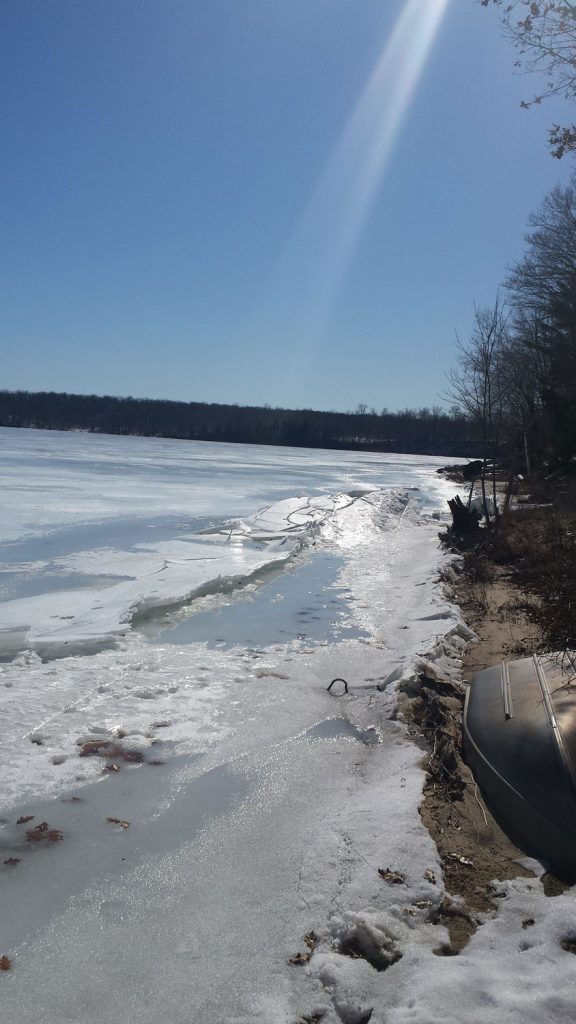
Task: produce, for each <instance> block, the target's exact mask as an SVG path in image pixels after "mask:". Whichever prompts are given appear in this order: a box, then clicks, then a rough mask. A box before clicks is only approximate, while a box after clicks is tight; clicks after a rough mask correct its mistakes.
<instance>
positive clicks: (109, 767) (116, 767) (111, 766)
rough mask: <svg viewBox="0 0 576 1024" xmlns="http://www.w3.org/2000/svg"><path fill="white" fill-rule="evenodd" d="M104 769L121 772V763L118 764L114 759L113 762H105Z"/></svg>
mask: <svg viewBox="0 0 576 1024" xmlns="http://www.w3.org/2000/svg"><path fill="white" fill-rule="evenodd" d="M103 771H105V772H119V771H120V765H119V764H116V763H115V762H114V761H112V764H105V765H104V768H103Z"/></svg>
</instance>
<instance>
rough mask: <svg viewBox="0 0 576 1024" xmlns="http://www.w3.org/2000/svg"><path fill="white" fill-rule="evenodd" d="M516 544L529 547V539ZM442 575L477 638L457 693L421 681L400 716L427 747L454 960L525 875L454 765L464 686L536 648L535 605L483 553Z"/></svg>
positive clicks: (547, 885) (466, 772) (510, 571)
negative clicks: (505, 888)
mask: <svg viewBox="0 0 576 1024" xmlns="http://www.w3.org/2000/svg"><path fill="white" fill-rule="evenodd" d="M538 520H539V517H538V516H536V517H534V519H533V520H532V521H531V525H530V526H529V527H528V528H527V532H528V533H529V532H530V530H531V529H532V524H533V526H534V529H538V528H539V525H538ZM524 532H526V531H524ZM522 542H523V544H524V545H525V546H526V545H527V546H529V537H528V536H523V538H522ZM499 563H500V564H499ZM458 569H459V571H458ZM450 575H451V581H450V587H451V590H452V594H453V598H454V601H455V603H457V604H458V605H459V606H460V608H461V610H462V614H463V617H464V619H465V621H466V622H467V624H468V625H469V626H470V627H471V628H472V629H473V630H474V632H475V633H476V635H477V641H475V642H473V643H471V644H470V645H469V647H468V649H467V651H466V652H465V655H464V660H463V685H462V686H461V687H460V686H457V685H454V684H453V683H451V682H442V681H440V682H438V681H437V680H436V681H435V680H431V679H427V678H425V677H423V678H422V689H421V693H420V695H419V696H418V697H416V698H414V699H412V700H409V701H408V702H407V707H406V709H405V714H406V718H407V720H408V721H409V723H410V728H411V729H412V731H413V732H414V733H416V734H420V735H422V734H424V736H425V737H426V739H427V742H428V745H429V747H430V754H429V755H428V757H427V761H426V768H427V773H428V774H427V781H426V785H425V789H424V799H423V802H422V805H421V808H420V813H421V815H422V819H423V821H424V823H425V824H426V826H427V828H428V829H429V831H430V833H431V835H432V837H433V838H434V841H435V842H436V845H437V847H438V851H439V854H440V856H441V859H442V863H443V868H444V878H445V884H446V890H447V893H449V896H448V897H447V898H446V900H445V901H444V904H443V906H442V907H441V908H440V912H439V914H438V920H439V921H441V923H442V924H445V925H446V927H447V929H448V932H449V935H450V945H449V946H448V947H445V948H439V949H438V953H439V954H443V955H455V954H457V953H458V952H459V951H460V950H461V949H462V948H463V946H465V945H466V943H467V942H468V939H469V938H470V936H471V934H472V933H473V932H474V931H475V930H476V928H477V927H478V924H479V921H478V915H481V914H484V913H486V912H490V911H494V910H495V909H496V907H497V901H498V882H499V881H502V880H504V879H508V878H514V877H518V876H519V875H523V876H527V875H530V874H531V872H530V871H528V870H527V869H526V868H525V867H523V866H522V861H523V859H524V858H525V854H524V853H523V852H522V851H521V850H519V849H518V848H517V847H516V846H514V844H513V843H512V842H511V840H510V839H509V838H508V837H507V836H506V835H505V833H504V832H503V831H502V830H501V828H500V827H499V826H498V825H497V823H496V822H495V821H494V819H493V817H492V815H491V814H490V811H489V810H488V808H487V807H486V805H485V804H484V802H483V800H482V797H481V795H480V793H479V791H478V788H477V786H476V784H475V782H474V778H473V776H472V773H471V771H470V769H469V768H468V767H467V765H466V764H465V763H464V761H463V759H462V740H461V735H462V713H463V706H464V696H465V692H466V684H467V683H468V682H469V681H470V679H471V678H472V676H473V675H474V673H475V672H478V671H480V670H482V669H484V668H488V667H490V666H491V665H495V664H498V663H499V662H501V661H502V660H503V659H504V658H520V657H525V656H527V655H529V654H532V653H533V652H535V651H537V650H539V649H541V647H542V642H543V635H542V630H541V629H540V628H539V626H538V624H537V622H535V619H537V618H538V615H537V614H536V615H535V612H536V611H537V606H538V602H539V600H540V598H539V596H538V595H537V594H535V593H534V591H533V590H532V589H530V588H528V589H525V587H524V585H523V580H524V576H523V574H522V572H519V571H518V567H517V565H516V564H513V563H512V562H511V561H510V560H507V559H506V558H502V559H500V555H498V554H496V556H495V555H494V552H492V551H491V552H490V553H489V554H488V556H487V557H485V555H484V553H482V555H481V557H480V558H479V559H478V558H475V557H469V556H467V557H465V558H464V559H463V560H462V561H461V562H460V563H459V565H457V574H456V576H455V577H454V576H452V574H450ZM542 884H543V885H544V889H545V891H546V893H547V894H548V895H555V894H557V893H558V892H560V891H562V890H563V889H564V888H565V886H563V885H562V883H560V882H559V881H558V880H557V879H555V878H554V877H553V876H552V875H550V874H548V875H545V876H543V879H542Z"/></svg>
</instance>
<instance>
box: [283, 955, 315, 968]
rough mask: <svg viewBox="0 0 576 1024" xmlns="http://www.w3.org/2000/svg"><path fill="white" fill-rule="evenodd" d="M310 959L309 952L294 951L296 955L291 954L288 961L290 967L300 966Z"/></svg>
mask: <svg viewBox="0 0 576 1024" xmlns="http://www.w3.org/2000/svg"><path fill="white" fill-rule="evenodd" d="M309 959H310V953H296V956H291V957H290V959H289V961H288V963H289V964H291V965H292V967H300V966H301V965H302V964H307V963H308V961H309Z"/></svg>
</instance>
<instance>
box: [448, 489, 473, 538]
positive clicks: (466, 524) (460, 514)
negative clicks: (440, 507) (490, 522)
mask: <svg viewBox="0 0 576 1024" xmlns="http://www.w3.org/2000/svg"><path fill="white" fill-rule="evenodd" d="M448 507H449V509H450V511H451V513H452V529H453V530H454V532H455V533H469V532H470V530H477V529H478V523H479V521H480V517H479V514H478V511H477V510H476V509H471V508H469V507H468V506H466V505H464V503H463V502H462V500H461V499H460V497H459V496H458V495H456V497H455V498H450V500H449V501H448Z"/></svg>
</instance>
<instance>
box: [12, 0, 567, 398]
mask: <svg viewBox="0 0 576 1024" xmlns="http://www.w3.org/2000/svg"><path fill="white" fill-rule="evenodd" d="M411 13H412V15H413V17H412V16H411ZM406 18H408V22H406ZM399 19H400V36H399V40H398V43H399V45H398V46H397V47H396V50H395V52H394V53H393V54H392V63H391V66H390V67H388V65H387V64H386V62H384V64H383V63H382V54H383V52H384V51H385V48H386V46H387V44H389V43H390V39H391V37H392V35H393V33H394V31H396V33H397V34H398V31H399V29H398V24H399ZM402 19H404V21H402ZM427 19H428V20H429V21H430V20H432V21H434V19H436V21H437V22H438V24H437V25H436V24H432V25H431V26H430V31H429V32H428V35H426V34H425V26H426V23H427ZM434 28H436V29H437V31H436V33H435V34H434V31H433V29H434ZM394 38H396V37H394ZM0 39H1V42H0V47H1V51H2V52H1V60H0V115H1V123H2V138H3V147H2V149H3V155H2V160H1V161H0V182H1V188H0V204H1V210H0V218H1V223H2V243H3V244H2V247H1V255H0V260H1V267H0V345H1V349H0V351H1V353H2V360H1V366H2V374H1V380H0V386H1V387H4V388H24V389H28V390H44V389H48V390H56V391H74V392H80V393H99V394H101V393H106V394H116V395H127V394H132V395H136V396H148V397H154V398H174V399H182V400H186V401H209V402H210V401H223V402H238V403H241V404H264V403H270V404H271V405H283V406H288V407H293V408H296V407H312V408H319V409H353V408H355V407H356V405H357V404H358V403H360V402H362V403H366V404H367V405H368V406H369V407H371V406H374V407H375V408H377V409H381V408H382V407H384V406H385V407H388V408H389V409H399V408H404V407H417V406H422V405H433V404H437V403H438V401H439V394H440V393H441V392H442V390H443V387H444V375H445V372H446V370H447V369H449V367H450V366H451V365H453V363H454V360H455V352H454V331H455V330H458V332H459V333H460V334H461V335H463V336H466V335H467V333H468V332H469V331H470V328H471V322H472V315H473V306H474V303H475V302H476V303H478V304H479V305H486V304H490V303H491V302H492V301H493V298H494V296H495V292H496V289H497V287H498V285H499V283H500V282H501V281H502V279H503V277H504V276H505V274H506V267H507V266H508V265H509V264H510V263H511V262H513V261H514V260H515V259H516V258H518V257H519V256H520V255H521V252H522V246H523V235H524V232H525V230H526V227H527V220H528V215H529V213H530V211H531V210H532V209H534V208H536V207H537V206H538V205H539V203H540V202H541V200H542V199H543V198H544V195H545V194H546V193H547V192H548V191H549V190H550V189H551V188H552V187H553V186H554V185H555V184H556V183H558V182H566V181H567V180H568V178H569V176H570V175H571V173H572V171H573V166H572V165H571V164H570V163H569V162H568V161H563V162H561V163H560V162H558V161H557V160H554V159H552V158H551V157H550V156H549V154H548V151H547V146H546V128H547V127H548V126H549V125H550V124H551V123H552V121H554V120H558V121H562V120H570V119H571V111H570V110H569V109H568V110H567V109H566V108H565V107H564V106H563V105H561V104H560V103H559V102H558V103H554V104H543V105H542V107H540V108H533V109H531V110H530V111H523V110H521V109H520V107H519V104H520V100H521V99H522V98H524V97H526V96H529V95H531V94H532V93H533V92H534V91H535V90H536V89H537V82H536V81H535V80H533V79H531V78H527V77H523V76H520V75H518V73H517V72H515V71H514V67H513V62H514V52H513V51H512V49H511V48H510V47H509V45H508V44H507V43H506V42H505V41H504V40H503V39H502V37H501V34H500V31H499V28H498V21H497V16H496V14H495V13H494V12H493V11H489V10H485V9H484V8H482V7H480V6H479V5H477V4H476V3H475V2H474V0H18V2H17V3H6V2H5V3H4V4H2V5H1V8H0ZM424 57H425V58H426V59H424ZM377 68H379V69H380V71H378V72H377V73H376V78H374V75H375V69H377ZM371 76H372V86H370V87H368V88H367V83H368V82H369V80H370V78H371ZM404 79H406V80H408V79H409V84H410V88H408V87H407V88H406V90H405V96H404V100H403V101H402V97H400V99H398V97H397V95H396V94H397V92H398V90H399V88H400V85H399V83H401V82H402V81H404ZM386 139H387V141H386ZM382 140H384V141H382ZM379 146H380V149H379V148H378V147H379Z"/></svg>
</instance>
